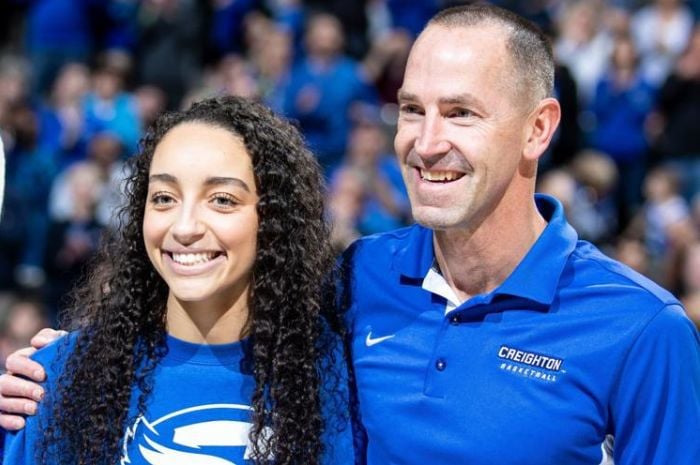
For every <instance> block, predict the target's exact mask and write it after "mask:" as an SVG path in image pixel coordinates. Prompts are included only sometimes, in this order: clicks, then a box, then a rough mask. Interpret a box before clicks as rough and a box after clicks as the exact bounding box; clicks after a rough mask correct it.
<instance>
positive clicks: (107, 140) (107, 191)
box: [49, 132, 127, 226]
mask: <svg viewBox="0 0 700 465" xmlns="http://www.w3.org/2000/svg"><path fill="white" fill-rule="evenodd" d="M122 153H123V148H122V145H121V142H120V140H119V138H118V137H116V136H115V135H114V134H112V133H109V132H102V133H100V134H97V135H95V136H94V137H93V138H92V139H91V140H90V142H89V144H88V159H87V160H86V161H88V162H89V163H90V165H91V166H93V167H94V168H95V169H96V170H97V173H98V174H99V178H100V185H101V186H102V187H101V188H100V189H99V190H98V192H99V195H98V196H97V199H96V200H95V202H96V206H95V213H94V214H95V216H96V219H97V221H98V222H99V223H100V224H101V225H102V226H116V213H117V208H118V207H119V205H120V204H121V201H122V197H121V195H122V189H121V185H122V183H123V182H124V180H125V178H126V175H127V173H126V171H125V168H124V163H123V162H122V160H121V154H122ZM71 172H72V166H71V167H70V168H69V169H66V170H64V171H63V172H61V173H60V174H59V175H58V176H57V177H56V179H55V181H54V183H53V186H52V188H51V195H50V208H49V211H50V216H51V218H52V220H53V221H54V222H62V221H67V220H69V219H70V218H71V217H72V216H73V215H74V213H73V212H74V210H75V205H74V203H75V199H76V196H75V193H74V189H73V187H72V186H71V183H72V180H71V176H72V175H71V174H70V173H71Z"/></svg>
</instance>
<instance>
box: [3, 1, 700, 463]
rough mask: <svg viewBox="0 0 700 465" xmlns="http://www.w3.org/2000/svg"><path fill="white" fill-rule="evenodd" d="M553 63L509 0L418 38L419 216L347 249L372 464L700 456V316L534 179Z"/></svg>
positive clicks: (408, 147)
mask: <svg viewBox="0 0 700 465" xmlns="http://www.w3.org/2000/svg"><path fill="white" fill-rule="evenodd" d="M552 70H553V60H552V54H551V49H550V47H549V45H548V44H547V42H546V40H545V39H544V37H543V36H542V35H541V34H540V32H539V31H538V30H536V29H534V28H533V27H532V26H530V25H529V23H525V22H523V21H522V20H521V19H520V18H518V17H517V16H515V15H513V14H511V13H508V12H505V11H503V10H500V9H497V8H494V7H490V6H467V7H458V8H455V9H450V10H445V11H444V12H441V13H439V14H438V15H436V16H435V17H434V18H433V19H432V20H431V22H430V23H429V24H428V26H427V27H426V29H425V30H424V31H423V33H422V34H421V35H420V36H419V38H418V39H417V41H416V43H415V45H414V47H413V49H412V52H411V55H410V57H409V61H408V65H407V69H406V75H405V80H404V83H403V87H402V88H401V90H400V92H399V103H400V117H399V125H398V133H397V135H396V141H395V148H396V152H397V154H398V157H399V162H400V164H401V166H402V171H403V175H404V180H405V182H406V185H407V188H408V192H409V196H410V200H411V204H412V211H413V215H414V217H415V219H416V220H417V222H418V223H419V225H416V226H412V227H410V228H407V229H403V230H399V231H395V232H392V233H388V234H384V235H377V236H372V237H369V238H366V239H362V240H360V241H359V242H357V243H356V244H355V245H353V246H352V247H351V248H350V250H349V251H348V252H347V253H346V255H345V260H346V263H347V264H349V265H350V267H349V268H350V270H351V272H352V280H353V281H352V284H351V285H349V286H348V290H349V292H350V295H349V297H350V303H351V305H350V308H349V309H348V315H347V316H348V321H349V324H350V331H351V335H352V339H351V348H352V357H353V368H354V375H355V381H356V387H357V399H358V401H359V414H360V417H361V422H362V425H363V426H364V429H365V430H366V441H365V443H364V447H366V458H367V463H370V464H377V465H378V464H425V463H431V464H450V465H452V464H470V465H474V464H523V465H530V464H532V465H535V464H538V465H541V464H545V463H546V464H556V465H579V464H580V465H583V464H586V465H597V464H607V463H612V460H613V458H614V460H615V463H616V464H617V465H629V464H644V465H650V464H652V465H654V464H655V465H661V464H671V463H673V464H688V465H690V464H697V463H700V442H699V441H697V438H696V436H697V431H698V430H700V338H699V337H698V333H697V331H696V330H695V329H694V327H693V325H692V324H691V323H690V322H689V320H688V319H687V317H686V316H685V315H684V313H683V310H682V308H681V306H680V304H679V303H678V302H677V301H676V300H675V299H674V298H673V297H672V296H671V295H670V294H668V293H667V292H665V291H664V290H662V289H660V288H659V287H657V286H656V285H654V284H653V283H651V282H649V281H648V280H646V279H645V278H643V277H641V276H639V275H637V274H635V273H634V272H632V271H631V270H629V269H628V268H625V267H624V266H622V265H621V264H619V263H617V262H614V261H612V260H610V259H608V258H606V257H605V256H603V255H602V254H601V253H600V252H599V251H597V249H595V248H594V247H593V246H591V245H590V244H587V243H584V242H578V241H577V236H576V233H575V231H574V230H573V229H572V228H571V227H570V226H569V225H568V224H567V223H566V221H565V219H564V217H563V213H562V207H561V205H560V204H559V203H558V202H557V201H555V200H554V199H552V198H549V197H539V196H538V197H534V186H535V174H536V169H537V159H538V157H539V156H540V155H541V154H542V153H543V152H544V150H545V149H546V148H547V145H548V144H549V142H550V140H551V137H552V134H553V132H554V130H555V129H556V126H557V123H558V120H559V114H560V110H559V105H558V103H557V101H556V100H554V99H553V98H551V97H550V94H551V89H552V79H553V76H552V74H553V71H552ZM8 363H9V364H11V366H10V367H9V368H10V370H11V371H17V372H22V373H31V369H32V368H35V367H34V366H33V365H31V364H29V363H27V361H26V360H25V359H22V357H14V358H12V359H11V360H9V361H8ZM28 386H31V385H29V384H24V383H20V381H19V380H16V381H15V382H12V383H11V382H10V378H9V377H3V378H2V383H0V390H1V391H2V394H3V396H13V395H17V394H21V393H22V389H26V388H27V387H28ZM24 392H27V391H24ZM12 402H19V401H17V399H9V398H7V397H4V398H3V399H0V408H2V409H3V410H5V411H10V410H11V411H20V412H21V411H22V409H21V408H22V407H23V406H24V405H25V403H24V402H19V403H16V404H15V405H12ZM27 405H30V406H31V405H33V404H32V403H30V404H27ZM8 419H9V417H7V416H3V418H2V419H1V420H2V421H3V422H5V423H4V424H8V421H9V420H8ZM613 443H614V447H613Z"/></svg>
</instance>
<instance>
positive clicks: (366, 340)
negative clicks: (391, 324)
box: [365, 331, 395, 347]
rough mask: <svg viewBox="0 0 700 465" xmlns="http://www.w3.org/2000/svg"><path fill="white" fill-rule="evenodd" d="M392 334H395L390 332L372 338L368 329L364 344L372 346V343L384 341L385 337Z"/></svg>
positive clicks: (388, 337)
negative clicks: (386, 334)
mask: <svg viewBox="0 0 700 465" xmlns="http://www.w3.org/2000/svg"><path fill="white" fill-rule="evenodd" d="M394 336H395V334H390V335H388V336H382V337H377V338H374V339H372V331H370V332H369V333H367V339H365V345H366V346H367V347H372V346H373V345H375V344H379V343H380V342H383V341H386V340H387V339H391V338H392V337H394Z"/></svg>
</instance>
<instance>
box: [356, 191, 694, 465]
mask: <svg viewBox="0 0 700 465" xmlns="http://www.w3.org/2000/svg"><path fill="white" fill-rule="evenodd" d="M537 205H538V208H539V210H540V213H541V214H542V215H543V216H544V218H545V219H546V220H547V221H548V225H547V227H546V228H545V230H544V232H543V233H542V234H541V236H540V237H539V239H538V240H537V242H536V243H535V244H534V245H533V247H532V248H531V249H530V251H529V252H528V254H527V255H526V256H525V258H524V259H523V260H522V261H521V263H520V264H519V265H518V266H517V267H516V269H515V270H514V271H513V272H512V273H511V275H510V276H509V277H508V278H507V279H506V280H505V281H504V282H503V283H502V284H501V285H500V286H498V287H497V288H496V289H494V290H493V291H491V292H488V293H486V294H480V295H475V296H473V297H471V298H470V299H468V300H467V301H466V302H459V301H458V299H457V298H456V296H455V295H454V292H453V291H452V290H451V288H450V286H449V285H448V284H447V282H446V281H445V279H444V278H443V277H442V276H441V275H440V273H439V270H437V269H436V261H435V255H434V251H433V232H432V231H431V230H429V229H426V228H424V227H421V226H418V225H416V226H412V227H409V228H405V229H402V230H398V231H395V232H391V233H385V234H379V235H375V236H371V237H367V238H363V239H361V240H359V241H358V242H357V243H356V244H355V245H354V246H352V247H351V249H350V250H349V252H348V253H347V255H346V259H347V260H349V263H350V269H351V270H352V280H353V281H352V285H351V286H350V288H349V289H350V292H351V296H350V298H351V300H350V302H352V306H351V307H350V309H349V313H348V320H349V322H350V330H351V332H352V341H353V342H352V355H353V365H354V372H355V378H356V384H357V393H358V400H359V410H360V414H361V422H362V424H363V425H364V427H365V429H366V439H367V441H366V458H367V463H369V464H371V465H386V464H399V463H400V464H402V465H411V464H421V465H423V464H426V463H431V464H458V463H460V464H470V465H482V464H483V465H487V464H494V463H501V464H518V465H530V464H532V465H542V464H545V463H546V464H566V465H591V464H597V463H608V462H607V461H606V460H608V459H610V458H614V460H615V464H616V465H632V464H634V465H638V464H644V465H668V464H671V463H673V464H676V465H679V464H682V465H697V464H698V463H700V442H699V441H698V440H697V432H698V431H700V337H699V336H698V332H697V330H696V329H695V327H694V326H693V324H692V323H691V322H690V320H689V319H688V318H687V317H686V315H685V314H684V311H683V309H682V308H681V305H680V304H679V303H678V301H677V300H676V299H675V298H674V297H673V296H671V295H670V294H669V293H668V292H666V291H665V290H663V289H661V288H659V287H658V286H657V285H655V284H654V283H652V282H651V281H649V280H648V279H646V278H644V277H642V276H641V275H639V274H637V273H635V272H634V271H632V270H631V269H629V268H627V267H626V266H624V265H622V264H620V263H618V262H616V261H614V260H612V259H610V258H608V257H606V256H604V255H603V254H602V253H600V252H599V251H598V250H597V249H596V248H595V247H594V246H593V245H591V244H590V243H587V242H584V241H579V240H578V237H577V234H576V232H575V231H574V229H573V228H572V227H571V226H570V225H569V224H568V223H567V222H566V220H565V218H564V214H563V208H562V206H561V204H560V203H559V202H558V201H556V200H554V199H553V198H551V197H546V196H538V197H537ZM613 442H614V448H613V447H612V444H613Z"/></svg>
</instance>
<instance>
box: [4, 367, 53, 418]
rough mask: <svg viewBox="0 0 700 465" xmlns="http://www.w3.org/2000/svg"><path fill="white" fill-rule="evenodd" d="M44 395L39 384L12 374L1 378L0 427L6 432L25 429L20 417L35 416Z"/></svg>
mask: <svg viewBox="0 0 700 465" xmlns="http://www.w3.org/2000/svg"><path fill="white" fill-rule="evenodd" d="M43 395H44V391H43V389H42V388H41V386H39V385H38V384H35V383H32V382H30V381H27V380H24V379H21V378H17V377H16V376H12V375H10V374H4V375H2V376H0V411H2V412H1V413H0V426H2V427H3V428H5V429H6V430H11V431H14V430H18V429H21V428H24V424H25V420H24V418H23V417H21V416H20V415H34V414H35V413H36V409H37V402H36V401H38V400H40V399H41V398H42V397H43Z"/></svg>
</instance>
